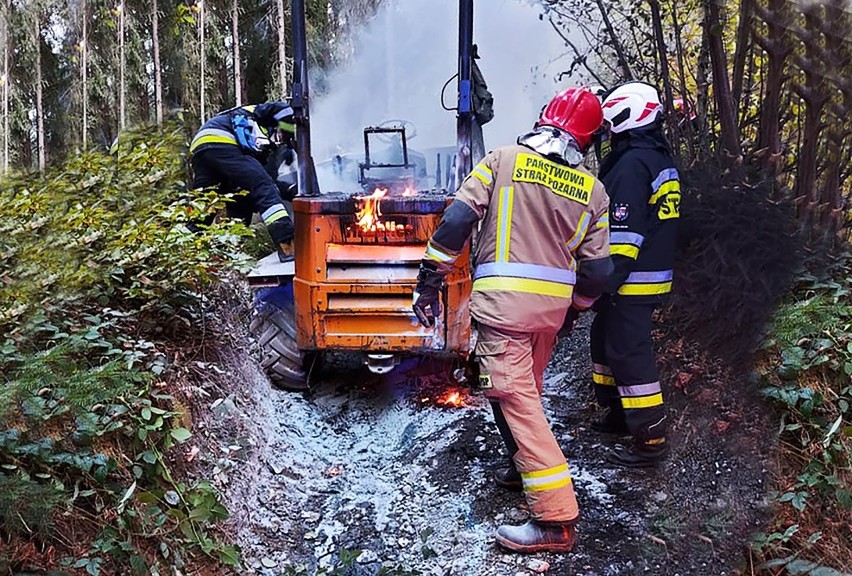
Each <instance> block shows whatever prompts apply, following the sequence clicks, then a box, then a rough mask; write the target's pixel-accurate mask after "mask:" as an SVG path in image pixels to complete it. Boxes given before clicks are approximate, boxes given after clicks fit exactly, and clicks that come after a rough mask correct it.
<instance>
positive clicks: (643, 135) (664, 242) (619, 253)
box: [599, 123, 680, 302]
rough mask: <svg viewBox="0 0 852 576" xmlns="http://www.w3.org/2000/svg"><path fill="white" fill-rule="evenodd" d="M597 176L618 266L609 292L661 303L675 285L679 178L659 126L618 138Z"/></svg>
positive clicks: (610, 280) (615, 138)
mask: <svg viewBox="0 0 852 576" xmlns="http://www.w3.org/2000/svg"><path fill="white" fill-rule="evenodd" d="M599 177H600V179H601V181H602V182H603V183H604V185H605V186H606V191H607V193H608V194H609V197H610V211H609V221H610V246H611V254H612V260H613V264H614V265H615V272H614V273H613V274H612V275H611V276H610V278H609V281H608V282H607V287H606V292H607V293H609V294H613V295H614V296H615V297H616V298H617V299H622V298H625V299H629V300H631V301H637V302H662V301H663V300H664V299H665V297H666V295H667V294H668V293H669V292H670V291H671V285H672V268H673V266H674V259H675V248H676V236H677V221H678V219H679V218H680V180H679V177H678V172H677V169H676V168H675V165H674V161H673V160H672V154H671V149H670V147H669V145H668V142H667V141H666V139H665V137H664V136H663V133H662V126H661V124H660V123H657V124H655V125H654V126H653V127H651V128H647V129H638V130H630V131H628V132H625V133H622V134H615V135H614V137H613V139H612V148H611V151H610V153H609V154H608V155H607V156H606V157H605V158H604V159H603V163H602V164H601V169H600V174H599Z"/></svg>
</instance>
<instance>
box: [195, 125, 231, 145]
mask: <svg viewBox="0 0 852 576" xmlns="http://www.w3.org/2000/svg"><path fill="white" fill-rule="evenodd" d="M205 136H218V137H220V138H227V139H229V140H233V142H234V143H235V144H236V142H237V138H236V136H234V135H233V134H232V133H231V132H228V131H227V130H220V129H218V128H204V129H203V130H199V131H198V132H197V133H196V134H195V137H194V138H193V139H192V141H193V142H195V141H196V140H198V139H199V138H204V137H205Z"/></svg>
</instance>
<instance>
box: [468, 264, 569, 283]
mask: <svg viewBox="0 0 852 576" xmlns="http://www.w3.org/2000/svg"><path fill="white" fill-rule="evenodd" d="M489 276H512V277H515V278H528V279H530V280H547V281H548V282H558V283H559V284H570V285H572V286H573V285H574V283H575V282H576V281H577V274H575V273H574V272H572V271H571V270H565V269H563V268H551V267H550V266H541V265H540V264H523V263H520V262H488V263H486V264H480V265H479V266H477V267H476V274H475V275H474V277H473V279H474V280H478V279H480V278H487V277H489Z"/></svg>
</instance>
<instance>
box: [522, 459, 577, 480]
mask: <svg viewBox="0 0 852 576" xmlns="http://www.w3.org/2000/svg"><path fill="white" fill-rule="evenodd" d="M566 470H568V463H567V462H565V463H564V464H558V465H557V466H553V467H552V468H545V469H544V470H533V471H532V472H521V478H523V479H524V480H526V479H529V478H544V477H545V476H552V475H554V474H559V473H560V472H565V471H566Z"/></svg>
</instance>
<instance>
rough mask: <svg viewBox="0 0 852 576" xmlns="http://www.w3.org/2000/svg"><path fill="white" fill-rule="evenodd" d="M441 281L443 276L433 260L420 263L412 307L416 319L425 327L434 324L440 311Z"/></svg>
mask: <svg viewBox="0 0 852 576" xmlns="http://www.w3.org/2000/svg"><path fill="white" fill-rule="evenodd" d="M443 283H444V276H443V275H441V274H438V272H437V271H436V266H435V264H434V263H433V262H426V261H424V262H423V263H421V264H420V272H419V273H418V274H417V287H416V288H415V289H414V298H413V305H412V308H413V309H414V314H415V315H416V316H417V319H418V320H420V323H421V324H423V325H424V326H426V327H429V326H434V325H435V318H436V317H437V316H438V315H439V314H440V313H441V300H440V292H441V285H442V284H443Z"/></svg>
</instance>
